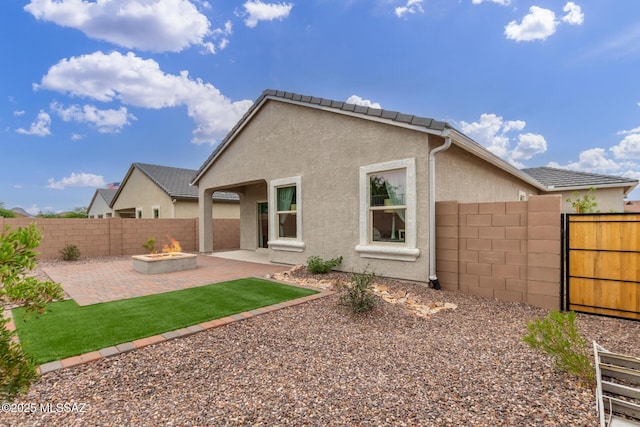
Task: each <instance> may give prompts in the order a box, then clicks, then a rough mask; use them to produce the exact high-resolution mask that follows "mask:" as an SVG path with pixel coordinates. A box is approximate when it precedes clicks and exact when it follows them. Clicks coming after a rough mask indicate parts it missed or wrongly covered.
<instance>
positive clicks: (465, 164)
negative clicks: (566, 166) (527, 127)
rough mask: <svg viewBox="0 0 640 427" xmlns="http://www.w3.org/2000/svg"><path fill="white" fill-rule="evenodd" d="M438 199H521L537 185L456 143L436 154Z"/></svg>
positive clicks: (501, 200)
mask: <svg viewBox="0 0 640 427" xmlns="http://www.w3.org/2000/svg"><path fill="white" fill-rule="evenodd" d="M435 158H436V200H438V201H440V200H457V201H459V202H461V203H477V202H513V201H518V194H519V191H524V192H525V193H526V194H527V196H528V195H537V194H539V191H538V189H537V188H535V187H533V186H532V185H529V184H528V183H526V182H524V181H521V180H519V179H517V178H515V177H514V176H513V175H511V174H508V173H507V172H505V171H503V170H501V169H498V168H497V167H495V166H493V165H491V164H489V163H487V162H485V161H482V160H480V159H478V158H477V157H475V156H473V155H472V154H470V153H469V152H467V151H465V150H463V149H461V148H459V147H457V146H455V145H453V146H451V148H449V149H448V150H447V151H443V152H441V153H439V154H436V156H435Z"/></svg>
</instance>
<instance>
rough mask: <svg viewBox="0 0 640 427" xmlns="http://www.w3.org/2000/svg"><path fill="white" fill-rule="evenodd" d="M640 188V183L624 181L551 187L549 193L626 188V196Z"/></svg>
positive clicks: (548, 188)
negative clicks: (639, 185) (639, 186)
mask: <svg viewBox="0 0 640 427" xmlns="http://www.w3.org/2000/svg"><path fill="white" fill-rule="evenodd" d="M637 186H638V181H635V183H632V182H629V181H624V182H611V183H607V184H589V185H572V186H566V187H565V186H563V187H560V186H549V187H547V191H548V192H562V191H580V190H589V189H590V188H592V187H593V188H595V189H596V190H597V189H599V188H620V187H623V188H624V195H625V196H626V195H627V194H629V193H631V192H632V191H633V190H634V189H635V188H636V187H637Z"/></svg>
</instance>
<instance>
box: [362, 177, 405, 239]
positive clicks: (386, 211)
mask: <svg viewBox="0 0 640 427" xmlns="http://www.w3.org/2000/svg"><path fill="white" fill-rule="evenodd" d="M406 178H407V173H406V170H405V169H399V170H395V171H388V172H376V173H372V174H369V222H370V225H371V226H370V227H369V232H370V233H371V234H370V235H369V241H371V242H395V243H401V242H404V237H405V227H406V225H405V219H406V216H405V214H406V212H407V205H406V187H407V183H406V181H407V179H406ZM400 230H402V232H400Z"/></svg>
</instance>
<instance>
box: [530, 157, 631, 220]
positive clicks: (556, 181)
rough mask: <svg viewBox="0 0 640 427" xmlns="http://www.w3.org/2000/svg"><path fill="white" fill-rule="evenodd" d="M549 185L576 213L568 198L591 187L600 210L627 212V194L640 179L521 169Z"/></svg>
mask: <svg viewBox="0 0 640 427" xmlns="http://www.w3.org/2000/svg"><path fill="white" fill-rule="evenodd" d="M522 171H523V172H525V173H526V174H528V175H531V176H532V177H533V178H535V179H536V180H537V181H539V182H540V183H542V184H543V185H544V186H545V187H546V193H547V194H561V195H562V203H563V206H562V210H563V211H564V212H575V209H574V208H573V207H572V206H571V203H570V202H567V199H568V198H569V199H571V200H575V198H576V197H575V196H574V192H578V194H579V196H578V197H583V196H584V195H585V194H586V193H588V192H589V190H590V189H591V188H593V189H595V192H594V193H593V195H595V197H596V202H597V203H598V206H597V208H596V209H597V210H598V211H600V212H602V213H607V212H624V211H625V196H626V195H627V194H629V193H630V192H631V191H633V189H634V188H636V186H637V185H638V181H637V180H634V179H629V178H623V177H619V176H612V175H601V174H597V173H589V172H579V171H572V170H566V169H558V168H551V167H538V168H527V169H522Z"/></svg>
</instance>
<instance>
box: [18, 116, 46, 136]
mask: <svg viewBox="0 0 640 427" xmlns="http://www.w3.org/2000/svg"><path fill="white" fill-rule="evenodd" d="M49 126H51V117H49V115H48V114H47V113H45V112H44V111H40V112H39V113H38V117H36V120H35V121H34V122H33V123H31V126H30V127H29V129H28V130H27V129H23V128H19V129H16V132H18V133H21V134H23V135H36V136H47V135H51V130H49Z"/></svg>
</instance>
